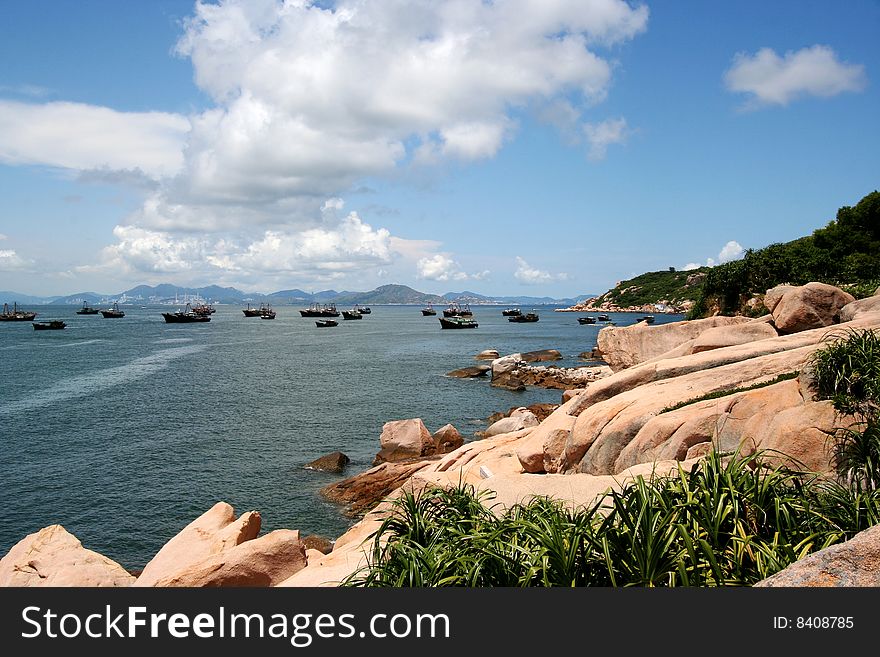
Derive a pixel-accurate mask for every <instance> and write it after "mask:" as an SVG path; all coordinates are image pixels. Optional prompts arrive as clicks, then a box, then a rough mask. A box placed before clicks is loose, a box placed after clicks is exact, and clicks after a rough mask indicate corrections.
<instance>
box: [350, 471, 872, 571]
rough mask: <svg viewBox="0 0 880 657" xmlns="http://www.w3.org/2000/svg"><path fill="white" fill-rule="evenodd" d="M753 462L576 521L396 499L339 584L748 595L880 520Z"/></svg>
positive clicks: (444, 493) (613, 500)
mask: <svg viewBox="0 0 880 657" xmlns="http://www.w3.org/2000/svg"><path fill="white" fill-rule="evenodd" d="M761 458H762V455H760V454H759V455H752V456H749V457H742V456H739V455H733V456H728V457H723V456H721V455H718V454H712V455H710V456H708V457H706V458H705V459H703V460H702V461H700V462H699V463H697V464H696V465H695V466H694V467H693V468H692V469H691V470H689V471H685V470H683V469H679V471H678V473H677V474H675V475H674V476H670V477H651V478H647V479H646V478H644V477H637V478H636V479H634V480H633V481H630V482H628V483H627V484H626V485H625V486H623V488H622V489H621V490H620V491H610V492H609V493H608V495H607V496H606V497H605V499H604V500H603V501H602V502H601V504H597V505H596V506H593V507H590V508H585V509H580V510H577V511H572V510H569V509H566V508H564V507H563V506H562V505H561V504H560V503H559V502H555V501H552V500H549V499H545V498H537V499H534V500H533V501H531V502H529V503H528V504H524V505H518V506H514V507H512V508H510V509H508V510H506V511H505V512H504V513H500V514H498V515H495V514H493V513H492V512H491V511H489V510H488V509H486V507H485V506H484V504H483V502H489V501H490V500H489V499H488V498H486V497H485V496H482V495H477V494H475V493H474V491H473V489H472V488H470V487H467V486H460V487H459V488H457V489H453V490H441V489H430V490H425V491H423V492H421V493H418V494H412V493H405V494H403V495H402V496H401V497H400V498H399V499H397V500H396V501H395V502H394V505H393V512H392V513H391V514H390V515H389V516H388V518H386V520H385V521H384V522H383V523H382V525H381V527H380V528H379V530H378V531H377V532H376V534H375V535H374V537H373V538H374V542H373V550H372V558H371V565H370V566H368V567H367V568H365V569H364V570H362V571H360V572H358V573H355V574H354V575H352V576H351V577H349V578H348V580H346V582H345V584H346V585H348V586H471V587H475V586H731V585H750V584H753V583H755V582H757V581H759V580H761V579H763V578H765V577H768V576H770V575H772V574H774V573H776V572H778V571H779V570H781V569H782V568H785V567H786V566H788V565H789V564H791V563H793V562H794V561H796V560H798V559H800V558H802V557H804V556H806V555H807V554H810V553H812V552H813V551H815V550H818V549H822V548H824V547H827V546H828V545H831V544H832V543H835V542H837V541H839V540H841V539H843V538H845V537H847V536H850V535H852V533H853V532H854V531H856V528H859V527H862V526H864V525H865V524H866V523H868V522H873V521H875V520H876V519H877V517H878V515H880V514H878V510H880V503H878V497H877V494H875V493H872V494H862V493H859V494H857V495H856V494H851V493H849V492H847V493H846V494H844V493H843V492H841V491H842V490H844V489H842V488H841V489H838V488H822V489H821V490H820V488H819V486H818V485H817V484H816V483H815V481H814V480H813V479H812V478H811V477H809V476H808V477H806V478H805V477H804V476H803V475H802V474H801V473H796V472H789V471H785V470H782V469H772V468H767V467H762V466H761V465H760V461H761ZM847 490H848V489H847ZM847 495H848V496H847ZM841 501H843V503H844V506H843V507H840V505H841ZM826 505H827V506H826Z"/></svg>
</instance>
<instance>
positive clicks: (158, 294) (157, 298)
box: [119, 283, 253, 303]
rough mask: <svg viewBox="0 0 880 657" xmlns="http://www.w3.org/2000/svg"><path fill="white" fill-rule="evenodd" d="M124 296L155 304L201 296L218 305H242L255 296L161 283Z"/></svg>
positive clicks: (230, 290)
mask: <svg viewBox="0 0 880 657" xmlns="http://www.w3.org/2000/svg"><path fill="white" fill-rule="evenodd" d="M122 295H125V296H126V297H127V298H130V299H140V300H143V301H148V302H154V303H161V302H167V301H171V300H173V299H175V298H176V299H178V300H180V301H182V300H183V299H185V298H186V297H188V296H189V297H192V296H199V297H202V298H203V299H210V300H211V301H214V302H217V303H242V301H244V300H246V299H249V298H252V297H253V295H248V294H246V293H244V292H242V291H241V290H237V289H235V288H234V287H219V286H217V285H208V286H206V287H181V286H179V285H171V284H170V283H161V284H159V285H153V286H150V285H138V286H137V287H133V288H131V289H130V290H126V291H125V292H123V293H122V294H120V295H119V296H122Z"/></svg>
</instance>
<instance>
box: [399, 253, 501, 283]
mask: <svg viewBox="0 0 880 657" xmlns="http://www.w3.org/2000/svg"><path fill="white" fill-rule="evenodd" d="M416 268H417V270H418V277H419V278H424V279H426V280H430V281H465V280H483V279H484V278H486V277H487V276H488V275H489V272H488V270H486V271H482V272H477V273H473V274H468V273H466V272H464V271H462V269H461V266H460V265H459V264H458V263H457V262H455V261H454V260H453V259H452V258H451V257H449V255H448V254H445V253H437V254H435V255H433V256H430V257H425V258H421V259H420V260H419V261H418V262H417V263H416Z"/></svg>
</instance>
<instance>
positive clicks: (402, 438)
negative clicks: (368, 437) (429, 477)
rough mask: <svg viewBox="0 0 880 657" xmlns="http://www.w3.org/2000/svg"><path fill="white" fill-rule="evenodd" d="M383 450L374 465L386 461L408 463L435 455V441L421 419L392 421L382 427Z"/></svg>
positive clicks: (380, 440)
mask: <svg viewBox="0 0 880 657" xmlns="http://www.w3.org/2000/svg"><path fill="white" fill-rule="evenodd" d="M379 444H380V446H381V449H380V450H379V453H378V454H376V458H375V460H374V461H373V465H378V464H379V463H384V462H386V461H392V462H396V461H406V460H409V459H418V458H422V457H425V456H430V455H432V454H434V439H433V438H432V437H431V433H430V432H429V431H428V428H427V427H426V426H425V423H424V422H422V420H421V418H412V419H409V420H392V421H391V422H386V423H385V424H384V426H383V427H382V435H381V436H379Z"/></svg>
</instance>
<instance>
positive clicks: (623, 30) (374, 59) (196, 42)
mask: <svg viewBox="0 0 880 657" xmlns="http://www.w3.org/2000/svg"><path fill="white" fill-rule="evenodd" d="M647 19H648V10H647V8H646V7H644V6H642V7H637V8H633V7H631V6H630V5H629V4H627V3H626V2H622V1H621V0H589V1H587V2H583V1H580V2H575V1H573V0H559V1H556V2H552V3H549V2H536V1H533V0H514V1H511V2H503V3H485V2H481V1H479V0H459V1H457V2H446V3H432V2H426V1H424V0H400V1H398V2H385V1H374V2H364V1H355V0H342V1H340V2H337V3H335V7H334V8H333V9H324V8H322V7H321V6H319V5H317V4H313V3H310V2H296V3H285V4H278V3H275V2H265V1H264V2H243V1H241V0H228V1H226V2H223V3H221V4H219V5H214V4H201V3H200V4H197V5H196V10H195V16H194V17H193V18H192V19H191V20H190V21H189V22H188V23H187V25H186V33H185V35H184V37H183V38H182V39H181V41H180V43H179V44H178V51H179V52H180V53H181V54H183V55H185V56H188V57H190V59H191V60H192V62H193V66H194V68H195V79H196V82H197V84H198V85H199V86H200V87H201V88H202V89H203V90H204V91H206V92H207V93H208V94H209V95H210V96H211V97H212V98H214V100H215V101H216V103H217V107H216V108H214V109H213V110H211V111H208V112H205V113H204V114H202V115H201V116H199V117H197V118H195V119H194V120H193V136H192V139H191V142H190V145H189V149H188V152H187V172H188V179H189V182H190V184H191V189H190V192H191V193H193V194H194V195H196V196H198V197H199V198H209V199H210V198H218V197H219V198H221V199H224V200H229V199H239V200H240V201H241V202H248V201H249V200H253V199H255V198H256V199H260V200H265V199H277V198H278V197H281V196H285V195H303V194H312V195H319V196H329V195H333V194H338V193H340V192H341V191H344V190H345V189H347V188H348V187H350V186H351V185H352V184H353V183H354V182H355V181H356V180H358V179H359V178H362V177H364V176H369V175H377V174H382V173H386V172H389V171H391V170H392V169H394V168H395V167H396V166H398V165H399V164H400V163H401V162H403V161H404V160H405V159H406V157H407V154H408V150H409V154H410V155H412V156H413V157H414V159H415V160H416V161H419V162H436V161H438V160H439V159H442V158H453V159H464V160H473V159H479V158H486V157H491V156H493V155H495V154H496V153H497V152H498V150H499V149H500V148H501V146H502V145H503V143H504V141H505V139H507V138H508V137H509V136H510V135H511V134H512V132H513V131H514V129H515V122H514V121H513V119H512V118H511V116H510V111H511V110H512V109H513V108H516V107H522V106H525V105H526V104H528V103H530V102H536V103H549V102H553V101H554V99H560V98H563V97H569V96H572V97H576V98H578V99H579V102H580V104H582V105H583V104H587V105H588V104H589V103H593V102H597V101H598V100H601V99H602V98H603V97H604V96H605V94H606V93H607V89H608V86H609V84H610V80H611V66H610V64H609V63H608V62H607V61H606V60H604V59H602V58H600V57H599V56H597V55H596V54H595V53H593V52H592V51H591V50H590V47H591V46H592V44H594V43H602V44H614V43H619V42H621V41H624V40H627V39H630V38H632V37H634V36H635V35H637V34H639V33H640V32H642V31H644V30H645V27H646V24H647Z"/></svg>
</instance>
